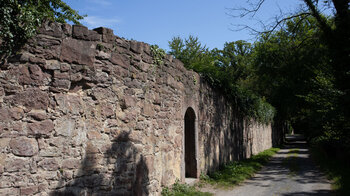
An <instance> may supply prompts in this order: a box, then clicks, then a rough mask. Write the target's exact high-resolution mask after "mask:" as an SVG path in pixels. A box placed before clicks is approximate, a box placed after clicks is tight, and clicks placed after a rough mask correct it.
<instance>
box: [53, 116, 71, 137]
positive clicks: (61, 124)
mask: <svg viewBox="0 0 350 196" xmlns="http://www.w3.org/2000/svg"><path fill="white" fill-rule="evenodd" d="M74 129H75V120H73V119H71V118H67V117H62V118H59V119H57V120H55V132H56V133H55V134H56V135H62V136H65V137H72V136H74Z"/></svg>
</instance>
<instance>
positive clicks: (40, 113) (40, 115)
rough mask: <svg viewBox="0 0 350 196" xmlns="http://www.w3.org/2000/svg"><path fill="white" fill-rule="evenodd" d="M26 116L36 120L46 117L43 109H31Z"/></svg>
mask: <svg viewBox="0 0 350 196" xmlns="http://www.w3.org/2000/svg"><path fill="white" fill-rule="evenodd" d="M28 116H30V117H31V118H33V119H35V120H38V121H42V120H46V119H47V114H46V112H45V111H44V110H32V111H30V112H29V113H28Z"/></svg>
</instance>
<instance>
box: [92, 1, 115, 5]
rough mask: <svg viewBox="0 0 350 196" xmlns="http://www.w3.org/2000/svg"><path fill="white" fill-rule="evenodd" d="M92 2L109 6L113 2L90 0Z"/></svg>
mask: <svg viewBox="0 0 350 196" xmlns="http://www.w3.org/2000/svg"><path fill="white" fill-rule="evenodd" d="M89 1H90V2H92V3H95V4H97V5H100V6H109V5H112V2H110V1H108V0H89Z"/></svg>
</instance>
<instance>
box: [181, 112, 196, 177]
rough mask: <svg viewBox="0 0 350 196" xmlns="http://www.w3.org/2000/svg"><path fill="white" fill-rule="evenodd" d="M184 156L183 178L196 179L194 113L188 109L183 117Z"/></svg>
mask: <svg viewBox="0 0 350 196" xmlns="http://www.w3.org/2000/svg"><path fill="white" fill-rule="evenodd" d="M184 129H185V130H184V141H185V142H184V143H185V146H184V154H185V177H186V178H197V177H198V165H197V151H196V150H197V137H196V113H195V111H194V110H193V109H192V108H191V107H189V108H187V110H186V113H185V116H184Z"/></svg>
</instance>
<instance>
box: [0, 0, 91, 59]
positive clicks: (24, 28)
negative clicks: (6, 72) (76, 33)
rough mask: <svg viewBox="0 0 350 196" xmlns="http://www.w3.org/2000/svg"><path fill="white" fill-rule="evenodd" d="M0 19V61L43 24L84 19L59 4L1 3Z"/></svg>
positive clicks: (42, 0)
mask: <svg viewBox="0 0 350 196" xmlns="http://www.w3.org/2000/svg"><path fill="white" fill-rule="evenodd" d="M0 16H1V17H2V18H0V40H1V42H0V43H1V46H0V59H3V58H5V57H7V56H10V55H11V54H14V52H15V51H16V50H18V49H20V48H21V47H22V46H23V44H24V43H25V42H26V41H27V40H28V39H29V38H30V37H32V36H33V35H35V33H36V29H37V28H38V27H39V26H40V25H41V23H42V22H43V21H44V20H52V21H56V22H61V23H64V22H66V21H72V22H74V23H76V24H79V20H81V19H83V17H84V16H81V15H79V14H78V12H77V11H75V10H73V9H72V8H70V7H69V6H68V5H67V4H66V3H64V2H63V1H61V0H2V1H1V2H0Z"/></svg>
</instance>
